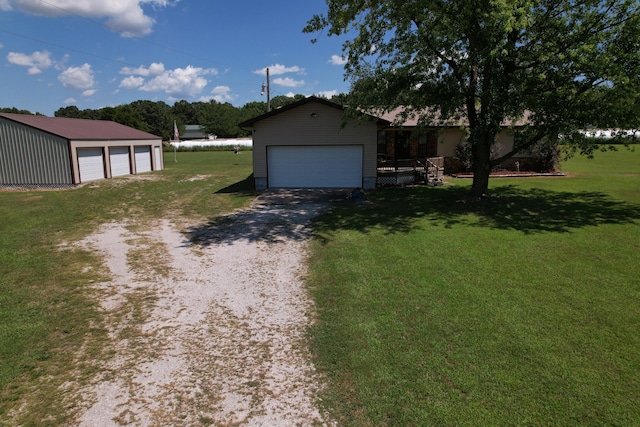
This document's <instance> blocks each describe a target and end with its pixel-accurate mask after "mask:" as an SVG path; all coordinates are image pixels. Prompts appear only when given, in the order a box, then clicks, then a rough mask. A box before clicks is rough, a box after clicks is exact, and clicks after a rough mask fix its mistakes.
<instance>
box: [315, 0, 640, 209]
mask: <svg viewBox="0 0 640 427" xmlns="http://www.w3.org/2000/svg"><path fill="white" fill-rule="evenodd" d="M327 5H328V10H327V12H326V13H325V14H321V15H316V16H314V17H313V18H312V19H311V20H310V21H309V22H308V24H307V26H306V28H305V30H304V31H305V32H308V33H315V32H319V31H322V30H327V31H328V34H329V35H340V36H345V38H346V39H347V41H346V42H345V43H344V45H343V51H344V52H343V53H344V56H345V57H346V58H347V60H348V61H347V64H346V65H345V70H346V74H347V76H348V77H349V78H350V79H351V81H352V91H351V97H350V100H349V106H350V107H352V109H353V110H360V111H361V110H363V109H364V110H368V111H381V110H382V111H390V110H392V109H395V108H397V107H405V114H406V115H412V116H417V117H419V118H420V122H421V123H422V124H423V125H429V124H433V123H434V122H438V121H447V120H451V119H455V120H456V121H457V120H459V119H464V121H465V122H466V123H467V126H468V131H469V143H470V145H471V152H472V168H473V172H474V181H473V186H472V195H473V196H475V197H481V196H483V195H485V194H487V192H488V185H489V174H490V171H491V168H492V167H493V166H494V165H496V164H498V163H499V162H502V161H504V160H506V159H507V158H509V157H511V156H513V155H514V154H515V153H516V152H517V151H521V150H526V149H528V148H530V147H532V146H534V145H536V144H540V143H545V142H546V143H555V142H557V140H558V138H560V137H562V139H563V142H564V143H571V144H576V146H577V147H578V149H579V150H581V151H582V152H585V153H589V152H590V151H591V150H592V149H593V147H591V146H589V145H586V141H585V140H584V139H583V138H580V134H579V132H577V131H578V130H579V129H581V128H584V127H586V126H589V125H595V126H598V125H609V124H610V123H612V119H615V120H616V121H617V122H616V123H618V124H624V123H631V122H632V120H633V114H635V117H636V121H637V114H638V113H637V106H638V105H639V103H638V95H637V94H638V93H639V91H638V87H639V86H640V77H639V75H640V72H639V69H640V61H639V53H640V42H639V34H640V19H639V15H640V12H639V4H638V1H637V0H606V1H605V0H546V1H533V0H465V1H447V0H327ZM621 93H624V94H625V99H624V100H622V102H619V99H620V96H616V94H618V95H619V94H621ZM634 106H635V113H634V111H633V110H634ZM523 118H526V119H527V122H528V123H529V124H530V126H528V127H525V128H524V129H521V130H520V131H518V133H517V135H516V143H515V147H514V151H513V152H511V153H508V154H507V155H505V156H503V157H500V158H496V159H493V158H491V145H492V144H493V143H494V141H495V137H496V134H497V133H498V132H499V130H500V127H501V125H503V124H504V123H506V122H509V121H510V120H521V119H523Z"/></svg>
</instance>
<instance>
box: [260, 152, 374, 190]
mask: <svg viewBox="0 0 640 427" xmlns="http://www.w3.org/2000/svg"><path fill="white" fill-rule="evenodd" d="M267 164H268V175H269V187H271V188H296V187H298V188H355V187H360V186H362V146H359V145H344V146H342V145H340V146H337V145H336V146H331V145H327V146H273V147H268V149H267Z"/></svg>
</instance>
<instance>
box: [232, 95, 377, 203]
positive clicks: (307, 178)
mask: <svg viewBox="0 0 640 427" xmlns="http://www.w3.org/2000/svg"><path fill="white" fill-rule="evenodd" d="M386 125H388V123H387V122H386V121H384V120H381V119H379V118H377V117H373V116H369V115H363V116H362V118H360V119H358V120H356V119H350V120H347V121H346V122H345V121H344V108H343V107H342V106H340V105H338V104H335V103H333V102H330V101H327V100H325V99H322V98H317V97H314V96H311V97H308V98H305V99H302V100H300V101H297V102H294V103H292V104H289V105H286V106H284V107H282V108H279V109H276V110H273V111H270V112H268V113H266V114H263V115H260V116H258V117H255V118H253V119H250V120H247V121H244V122H242V123H240V124H239V126H240V127H243V128H251V129H252V136H253V174H254V179H255V186H256V190H264V189H267V188H365V189H370V188H374V187H375V186H376V179H377V146H376V141H377V134H378V130H379V129H380V128H382V127H384V126H386Z"/></svg>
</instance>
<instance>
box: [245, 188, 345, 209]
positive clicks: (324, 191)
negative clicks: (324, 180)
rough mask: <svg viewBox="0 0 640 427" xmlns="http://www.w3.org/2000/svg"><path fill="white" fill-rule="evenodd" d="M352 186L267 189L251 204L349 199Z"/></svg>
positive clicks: (289, 203) (310, 202) (296, 203)
mask: <svg viewBox="0 0 640 427" xmlns="http://www.w3.org/2000/svg"><path fill="white" fill-rule="evenodd" d="M353 191H354V190H353V189H352V188H342V189H337V188H280V189H267V190H265V191H263V192H262V193H261V194H260V195H258V197H256V198H255V199H254V200H253V203H252V205H253V206H265V205H301V204H318V203H320V204H324V203H329V204H330V203H335V202H343V201H346V200H349V198H350V197H351V194H352V192H353Z"/></svg>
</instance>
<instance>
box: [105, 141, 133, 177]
mask: <svg viewBox="0 0 640 427" xmlns="http://www.w3.org/2000/svg"><path fill="white" fill-rule="evenodd" d="M109 162H111V176H123V175H129V174H131V166H130V165H129V148H128V147H111V148H109Z"/></svg>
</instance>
